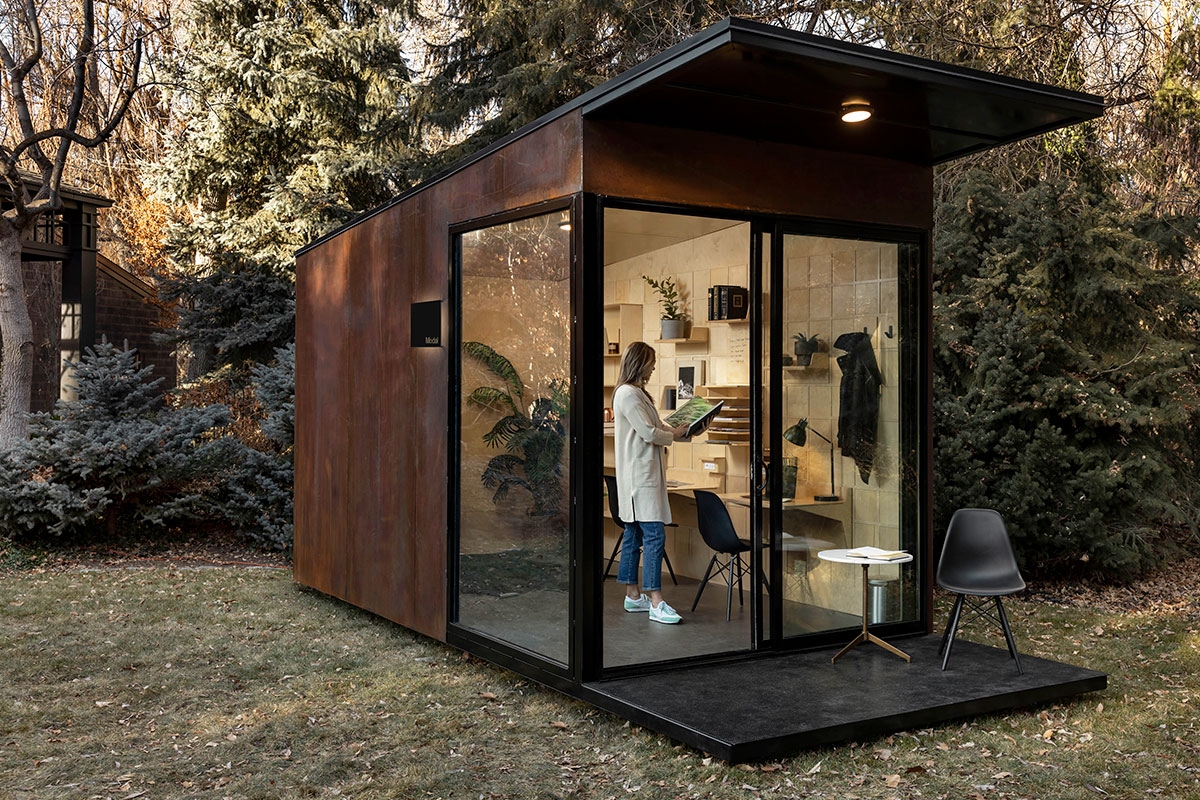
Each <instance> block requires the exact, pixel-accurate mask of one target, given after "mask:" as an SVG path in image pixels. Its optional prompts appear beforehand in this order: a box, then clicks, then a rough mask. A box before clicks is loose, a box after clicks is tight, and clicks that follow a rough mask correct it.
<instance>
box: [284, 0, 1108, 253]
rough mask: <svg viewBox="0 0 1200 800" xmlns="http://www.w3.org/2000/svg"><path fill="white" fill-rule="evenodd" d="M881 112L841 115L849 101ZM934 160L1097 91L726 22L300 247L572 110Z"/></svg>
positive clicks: (1059, 121) (1057, 120) (1092, 112)
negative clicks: (859, 117)
mask: <svg viewBox="0 0 1200 800" xmlns="http://www.w3.org/2000/svg"><path fill="white" fill-rule="evenodd" d="M852 99H853V100H863V101H866V102H868V103H870V104H871V106H872V108H873V109H874V115H873V116H872V118H871V119H870V120H869V121H867V122H865V123H862V124H859V125H850V124H847V123H844V122H842V120H841V108H842V103H844V102H846V101H847V100H852ZM576 112H579V113H581V114H582V115H583V117H585V118H587V119H591V120H597V121H601V120H613V121H623V122H638V123H645V124H650V125H659V126H666V127H669V128H677V129H681V130H695V131H706V132H711V133H720V134H726V135H729V136H734V137H738V138H742V139H745V140H747V142H749V143H752V142H754V141H767V142H779V143H784V144H794V145H802V146H805V147H811V148H815V149H823V150H835V151H840V152H847V153H858V154H861V155H866V156H878V157H881V158H888V159H894V160H899V161H904V162H909V163H914V164H921V165H934V164H941V163H943V162H946V161H951V160H953V159H956V158H961V157H962V156H965V155H969V154H971V153H977V152H980V151H983V150H987V149H989V148H993V147H997V146H999V145H1002V144H1007V143H1009V142H1015V141H1019V140H1021V139H1025V138H1028V137H1030V136H1036V135H1037V134H1040V133H1045V132H1047V131H1052V130H1054V129H1056V128H1062V127H1065V126H1067V125H1073V124H1075V123H1078V122H1084V121H1086V120H1089V119H1094V118H1096V117H1098V116H1100V115H1101V114H1103V113H1104V100H1103V98H1101V97H1097V96H1096V95H1091V94H1085V93H1083V92H1075V91H1071V90H1068V89H1059V88H1057V87H1054V86H1047V85H1045V84H1039V83H1032V82H1030V81H1023V80H1018V79H1016V78H1006V77H1004V76H1002V75H996V74H993V73H990V72H983V71H980V70H974V69H967V68H965V67H955V66H951V65H948V64H943V63H941V62H938V61H931V60H929V59H924V58H916V57H913V56H906V55H901V54H898V53H892V52H889V51H887V50H882V49H879V48H874V47H864V46H862V45H856V44H848V43H846V42H840V41H838V40H836V39H828V38H826V37H823V36H813V35H811V34H805V33H800V32H798V31H792V30H788V29H786V28H779V27H775V26H772V25H763V24H761V23H756V22H748V21H746V20H741V19H733V18H730V19H726V20H724V21H723V22H719V23H717V24H716V25H712V26H710V27H708V28H705V29H704V30H703V31H701V32H700V33H697V34H696V35H695V36H692V37H691V38H689V39H687V40H685V41H683V42H680V43H679V44H677V45H675V46H674V47H672V48H670V49H668V50H665V51H663V52H662V53H660V54H659V55H657V56H655V57H653V58H651V59H649V60H647V61H645V62H643V63H641V64H639V65H638V66H636V67H634V68H632V69H630V70H627V71H626V72H623V73H621V74H620V75H618V76H617V77H615V78H613V79H611V80H609V81H606V82H605V83H603V84H601V85H599V86H597V87H596V88H595V89H592V90H591V91H588V92H586V93H584V94H582V95H580V96H579V97H577V98H575V99H574V100H572V101H571V102H569V103H566V104H565V105H562V106H560V107H559V108H557V109H555V110H554V111H551V112H550V113H548V114H546V115H544V116H542V117H539V118H538V119H536V120H534V121H533V122H530V123H529V124H528V125H525V126H524V127H522V128H521V129H519V130H517V131H514V132H513V133H511V134H509V135H508V136H506V137H504V138H502V139H499V140H497V141H495V142H492V143H491V144H490V145H488V146H487V147H484V148H483V149H481V150H480V151H478V152H476V153H474V154H472V155H470V156H468V157H467V158H465V159H463V160H461V161H459V162H458V163H456V164H454V165H453V166H451V167H450V168H449V169H447V170H445V171H443V172H441V173H439V174H438V175H435V176H433V177H432V178H430V179H429V180H427V181H425V182H424V183H422V184H419V185H417V186H414V187H413V188H411V189H409V190H408V191H406V192H403V193H402V194H400V195H398V196H396V197H394V198H393V199H392V200H390V201H389V202H387V203H384V204H383V205H381V206H379V207H377V208H374V209H371V210H370V211H367V212H364V213H363V214H361V215H359V216H358V217H356V218H355V219H353V220H350V221H349V222H347V223H346V224H345V225H343V226H341V227H340V228H338V229H337V230H334V231H331V232H330V233H328V234H326V235H324V236H322V237H320V238H318V239H316V240H315V241H312V242H310V243H308V244H307V245H305V246H304V247H302V248H300V250H299V251H297V255H299V254H302V253H305V252H307V251H308V250H309V249H311V248H313V247H316V246H317V245H319V244H320V243H321V242H324V241H327V240H328V239H331V238H333V237H335V236H337V235H338V234H340V233H341V232H342V231H344V230H346V229H348V228H352V227H354V226H355V225H358V224H359V223H361V222H362V221H363V220H365V219H368V218H370V217H372V216H374V215H375V214H378V213H380V212H381V211H383V210H384V209H386V208H389V207H391V206H393V205H395V204H397V203H400V202H403V201H404V200H406V199H407V198H409V197H411V196H413V195H415V194H417V193H419V192H421V191H423V190H425V189H427V188H428V187H430V186H432V185H433V184H435V183H438V182H439V181H441V180H444V179H446V178H448V177H449V176H451V175H453V174H454V173H456V172H459V171H460V170H462V169H465V168H466V167H468V166H470V165H472V164H475V163H477V162H479V161H481V160H483V159H485V158H487V157H488V156H490V155H491V154H492V153H495V152H496V151H498V150H500V149H501V148H503V147H505V146H506V145H508V144H510V143H511V142H513V141H515V140H517V139H520V138H521V137H523V136H526V135H528V134H529V133H531V132H533V131H535V130H537V129H539V128H541V127H543V126H545V125H548V124H550V123H551V122H553V121H554V120H556V119H559V118H560V117H563V116H565V115H567V114H571V113H576Z"/></svg>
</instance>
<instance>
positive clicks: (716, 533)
mask: <svg viewBox="0 0 1200 800" xmlns="http://www.w3.org/2000/svg"><path fill="white" fill-rule="evenodd" d="M692 494H694V495H695V496H696V524H697V525H698V526H699V528H700V535H701V536H702V537H704V543H705V544H707V545H708V546H709V547H710V548H712V550H714V551H715V552H714V553H713V557H712V558H711V559H710V560H709V562H708V569H706V570H704V579H703V580H702V581H700V588H699V589H697V590H696V599H695V600H693V601H692V611H695V610H696V606H697V605H699V603H700V595H702V594H704V587H705V586H707V585H708V581H709V579H710V578H715V577H716V576H718V575H724V576H725V580H726V582H727V583H728V584H729V588H728V591H727V593H726V597H725V621H726V622H728V621H729V619H730V618H731V616H732V612H733V582H734V580H735V579H736V580H737V585H738V604H739V605H744V604H745V601H744V600H743V599H742V576H743V575H745V574H746V573H748V572H749V571H750V564H749V563H748V562H743V561H742V553H748V552H750V545H749V544H748V543H746V542H744V541H742V540H741V539H739V538H738V535H737V530H736V529H735V528H734V527H733V520H732V519H730V518H729V509H728V508H726V507H725V501H723V500H722V499H721V498H720V497H718V496H717V495H715V494H713V493H712V492H706V491H704V490H703V489H695V490H693V492H692ZM722 555H726V556H728V557H729V558H728V560H726V562H725V563H724V564H722V563H721V561H720V556H722ZM714 567H716V571H715V572H714V571H713V568H714ZM768 589H769V587H768Z"/></svg>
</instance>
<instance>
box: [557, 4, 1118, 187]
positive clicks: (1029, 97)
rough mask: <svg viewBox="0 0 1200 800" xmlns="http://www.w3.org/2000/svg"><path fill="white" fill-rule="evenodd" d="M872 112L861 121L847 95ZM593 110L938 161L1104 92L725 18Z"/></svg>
mask: <svg viewBox="0 0 1200 800" xmlns="http://www.w3.org/2000/svg"><path fill="white" fill-rule="evenodd" d="M854 100H858V101H865V102H867V103H869V104H870V105H871V107H872V109H873V111H874V114H873V116H872V118H871V119H869V120H868V121H866V122H863V123H858V124H849V123H845V122H843V121H842V120H841V110H842V104H843V103H845V102H848V101H854ZM578 102H579V103H580V105H581V106H582V113H583V115H584V117H586V118H590V119H595V120H618V121H623V122H640V123H646V124H651V125H661V126H666V127H673V128H680V129H685V130H696V131H705V132H710V133H719V134H726V135H730V136H737V137H741V138H745V139H749V140H759V141H769V142H778V143H783V144H794V145H802V146H806V147H813V148H817V149H823V150H836V151H841V152H852V153H859V154H863V155H871V156H879V157H882V158H889V159H896V160H900V161H906V162H910V163H916V164H923V165H932V164H940V163H942V162H945V161H950V160H952V159H955V158H960V157H962V156H965V155H968V154H970V153H975V152H979V151H981V150H987V149H989V148H992V147H996V146H998V145H1001V144H1006V143H1008V142H1014V141H1017V140H1020V139H1024V138H1027V137H1029V136H1034V135H1036V134H1039V133H1044V132H1046V131H1050V130H1054V129H1055V128H1060V127H1063V126H1066V125H1072V124H1075V123H1078V122H1083V121H1085V120H1089V119H1094V118H1095V117H1098V116H1100V115H1101V114H1102V113H1103V112H1104V101H1103V99H1102V98H1100V97H1096V96H1094V95H1089V94H1084V93H1081V92H1074V91H1070V90H1066V89H1059V88H1056V87H1052V86H1046V85H1042V84H1037V83H1031V82H1029V81H1022V80H1017V79H1013V78H1005V77H1003V76H1000V75H995V74H992V73H987V72H981V71H979V70H972V69H966V68H963V67H954V66H950V65H947V64H942V63H939V62H936V61H930V60H928V59H922V58H914V57H911V56H905V55H900V54H897V53H891V52H888V51H886V50H881V49H878V48H873V47H864V46H861V45H853V44H847V43H845V42H839V41H836V40H833V39H827V38H824V37H820V36H812V35H808V34H804V33H799V32H796V31H791V30H787V29H785V28H777V27H773V26H769V25H762V24H758V23H752V22H747V21H745V20H738V19H728V20H725V21H724V22H721V23H719V24H717V25H714V26H712V27H710V28H708V29H706V30H704V31H702V32H700V33H699V34H697V35H696V36H693V37H692V38H690V39H688V40H686V41H684V42H681V43H680V44H679V45H677V46H675V47H673V48H671V49H670V50H667V51H665V52H663V53H662V54H660V55H659V56H657V57H655V58H652V59H650V60H649V61H646V62H645V63H643V64H641V65H640V66H638V67H636V68H634V69H632V70H630V71H629V72H626V73H624V74H622V75H620V76H618V77H617V78H614V79H613V80H611V81H609V82H607V83H605V84H603V85H601V86H599V87H597V88H596V89H594V90H592V91H591V92H589V93H588V94H586V95H584V96H582V97H580V98H579V101H578Z"/></svg>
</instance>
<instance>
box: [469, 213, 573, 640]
mask: <svg viewBox="0 0 1200 800" xmlns="http://www.w3.org/2000/svg"><path fill="white" fill-rule="evenodd" d="M564 216H565V215H564V213H563V212H553V213H551V214H547V215H542V216H538V217H532V218H529V219H524V220H519V221H516V222H511V223H507V224H503V225H497V226H493V227H490V228H484V229H481V230H478V231H472V232H470V233H466V234H463V235H462V236H461V238H460V246H461V254H462V255H461V258H462V260H461V274H462V306H461V313H460V315H459V319H460V320H461V325H462V342H463V349H462V354H461V356H462V384H461V393H460V408H461V427H460V434H461V435H460V444H459V448H460V449H459V456H460V461H459V463H460V475H459V505H460V509H459V572H458V603H459V605H458V622H459V624H461V625H463V626H466V627H469V628H472V629H475V630H477V631H479V632H481V633H484V634H486V635H488V636H492V637H494V638H496V639H500V640H502V641H505V642H508V643H509V644H512V645H515V646H517V647H519V648H521V649H524V650H528V651H531V652H533V653H537V654H540V655H542V656H544V657H546V658H549V659H552V660H554V661H557V662H559V663H561V664H566V663H567V662H568V658H569V651H568V644H569V630H570V619H569V609H570V605H569V601H568V600H569V595H568V589H569V571H568V530H569V528H568V525H569V514H568V510H569V500H568V494H567V493H568V483H567V476H568V475H569V463H568V458H569V455H568V453H569V451H568V447H567V442H568V441H569V435H570V431H569V430H568V424H569V414H568V412H569V402H570V394H569V386H570V382H569V378H570V370H571V359H570V333H571V331H570V230H569V227H568V228H564V227H562V224H561V223H562V221H563V219H564Z"/></svg>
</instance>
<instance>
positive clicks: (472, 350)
mask: <svg viewBox="0 0 1200 800" xmlns="http://www.w3.org/2000/svg"><path fill="white" fill-rule="evenodd" d="M462 349H463V355H465V356H467V357H469V358H472V359H474V360H475V361H477V362H478V363H480V364H482V365H483V366H484V367H486V368H487V370H488V371H489V372H491V373H492V375H494V376H496V377H497V378H498V379H499V380H500V381H501V382H502V383H503V388H497V387H495V386H480V387H479V388H477V389H475V391H473V392H471V394H470V395H468V396H467V402H468V403H470V404H473V405H476V406H480V407H482V408H487V409H491V410H493V411H497V412H499V413H500V414H502V415H503V416H502V417H501V418H500V419H499V420H497V422H496V424H495V425H493V426H492V429H491V430H490V431H488V432H487V433H485V434H484V435H483V441H484V443H485V444H487V446H488V447H504V449H505V451H506V452H504V453H502V454H500V455H498V456H494V457H493V458H492V459H491V460H490V461H488V464H487V467H486V468H484V471H483V475H482V476H480V481H481V482H482V483H483V485H484V486H486V487H487V488H489V489H495V494H494V495H493V496H492V502H493V503H499V502H500V501H501V500H503V499H504V498H505V497H507V496H508V492H509V490H510V489H512V488H514V487H515V488H519V489H524V490H525V491H527V492H529V494H530V495H531V496H532V498H533V505H532V506H530V507H529V511H528V514H529V516H531V517H543V516H552V515H554V514H557V513H558V512H559V510H560V508H561V505H562V502H563V491H562V474H563V461H562V457H563V450H564V448H565V445H566V429H565V427H564V425H563V420H564V419H565V418H566V417H567V413H568V412H569V411H570V407H571V396H570V387H569V386H568V384H567V382H566V381H563V380H552V381H550V383H549V385H548V386H547V387H546V388H547V394H546V396H542V397H538V398H535V399H534V400H533V402H531V403H529V404H528V405H526V404H525V384H524V382H523V381H522V380H521V376H520V375H519V374H518V373H517V370H516V368H515V367H513V365H512V362H510V361H509V360H508V359H507V358H505V357H504V356H502V355H500V354H499V353H497V352H496V351H495V350H493V349H492V348H491V347H488V346H487V345H486V344H483V343H481V342H463V346H462Z"/></svg>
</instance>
